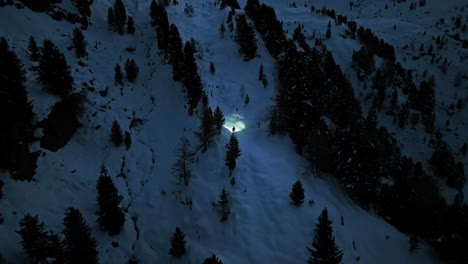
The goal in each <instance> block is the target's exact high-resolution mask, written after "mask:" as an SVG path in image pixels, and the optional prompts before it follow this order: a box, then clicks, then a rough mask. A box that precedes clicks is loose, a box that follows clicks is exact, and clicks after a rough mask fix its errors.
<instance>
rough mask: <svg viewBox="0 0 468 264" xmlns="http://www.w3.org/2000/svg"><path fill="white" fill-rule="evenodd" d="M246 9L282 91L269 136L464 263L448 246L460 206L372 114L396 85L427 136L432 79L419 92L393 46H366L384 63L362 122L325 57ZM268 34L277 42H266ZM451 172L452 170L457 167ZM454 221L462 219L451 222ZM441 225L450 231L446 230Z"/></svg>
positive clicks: (456, 238) (461, 236)
mask: <svg viewBox="0 0 468 264" xmlns="http://www.w3.org/2000/svg"><path fill="white" fill-rule="evenodd" d="M245 10H246V14H247V16H249V17H250V18H251V19H252V20H253V21H254V22H255V26H256V28H257V30H258V31H259V32H260V34H261V35H262V37H263V38H264V40H265V43H266V45H267V48H268V50H269V51H270V53H271V54H272V56H273V57H275V58H276V59H277V60H278V64H279V74H280V78H279V80H280V83H281V85H280V89H278V94H277V98H276V104H275V106H274V107H273V108H272V113H271V120H270V128H271V130H272V132H281V133H287V134H289V136H290V137H291V138H292V140H293V142H294V143H295V144H296V146H297V149H298V151H299V153H300V154H302V155H304V157H305V158H306V159H307V160H308V161H309V162H310V163H311V165H312V166H313V167H315V168H316V170H317V171H318V172H320V171H324V172H328V173H330V174H331V175H333V176H335V177H336V178H337V179H338V180H339V182H340V184H341V186H342V187H343V188H344V189H345V190H346V191H347V192H348V193H349V194H350V196H351V197H352V198H353V199H355V200H356V201H357V202H358V203H359V204H360V205H361V206H363V207H365V208H373V209H374V210H376V212H377V213H378V214H379V215H382V216H384V217H385V218H386V219H390V220H389V221H390V222H391V223H392V224H393V225H395V226H396V227H397V228H399V229H400V230H402V231H403V232H406V233H408V234H412V235H413V236H415V237H417V238H421V239H425V240H427V241H428V242H430V244H431V245H433V246H434V247H435V248H436V249H437V251H438V252H439V254H440V255H441V256H444V257H445V258H446V259H447V260H449V261H454V263H457V262H460V261H462V260H466V256H467V255H466V252H463V251H455V249H456V248H458V247H454V248H451V247H450V246H453V245H454V244H455V243H457V242H461V241H466V239H467V238H468V236H467V233H466V232H464V231H463V230H462V229H460V228H459V227H460V226H461V225H463V224H467V222H466V217H464V215H465V214H466V213H468V211H467V210H466V205H463V203H461V202H459V204H458V205H455V203H454V205H451V206H447V203H446V201H445V199H444V198H443V197H442V195H441V193H440V191H439V189H438V186H437V184H436V182H435V180H434V179H433V177H432V176H430V175H428V174H427V173H426V172H424V170H423V169H422V166H421V164H419V163H416V164H415V163H414V162H413V161H412V160H411V159H408V158H406V157H402V156H401V154H400V150H399V149H398V147H397V145H396V141H395V140H394V139H393V138H392V137H391V136H390V134H389V133H388V132H387V131H386V130H385V129H384V128H380V127H378V125H377V122H376V111H375V110H376V109H377V107H378V106H379V105H380V106H381V105H383V102H384V100H385V97H386V95H387V93H386V92H385V88H386V87H387V86H390V87H391V86H394V87H398V88H401V92H402V93H403V94H405V95H407V96H408V106H409V107H411V108H413V109H416V110H419V111H421V112H422V111H424V112H426V113H425V114H424V115H426V119H427V121H426V124H425V127H426V129H427V130H428V131H431V129H430V128H431V124H433V116H434V111H433V109H434V108H433V107H434V99H433V98H434V95H433V94H434V93H433V92H434V85H433V80H431V79H429V80H428V81H425V82H423V83H422V84H421V85H420V87H419V88H418V87H417V86H416V85H414V82H413V81H412V76H411V72H410V71H406V70H404V69H403V68H402V67H401V65H400V64H399V63H397V62H394V52H392V50H393V49H392V48H391V47H388V46H385V44H384V43H381V42H382V41H377V42H376V43H377V44H376V43H374V42H375V41H374V40H368V41H370V42H373V43H371V44H369V45H370V46H369V45H366V49H367V51H368V52H371V53H373V54H375V55H377V56H380V57H383V58H385V59H386V62H385V63H384V64H383V67H382V68H381V69H380V70H381V73H380V76H378V77H377V78H378V81H374V83H375V84H378V83H384V84H385V85H382V87H376V88H374V89H376V91H377V92H376V96H377V100H376V101H377V103H376V104H375V107H376V108H375V109H372V110H371V111H370V112H369V115H368V117H367V118H363V117H362V114H361V111H360V106H359V103H358V102H357V101H356V99H355V98H354V94H353V91H352V88H351V85H350V84H349V82H348V81H347V80H346V78H345V77H344V76H343V73H342V72H341V70H340V68H339V66H338V65H336V63H335V62H334V59H333V56H332V54H331V53H330V52H329V51H327V50H326V49H322V51H318V50H316V49H311V50H310V51H304V50H302V51H299V50H298V49H297V48H296V45H295V43H294V42H293V41H292V40H291V41H286V40H285V41H284V42H283V41H281V39H282V37H279V36H282V35H284V32H283V31H282V28H281V27H280V25H281V24H280V22H278V21H277V20H276V16H274V10H272V9H271V10H270V8H268V7H263V5H260V4H259V3H258V1H256V0H249V1H247V6H246V8H245ZM267 14H269V15H267ZM265 25H271V26H270V27H267V26H265ZM274 25H278V26H277V27H278V28H279V29H278V30H277V32H275V31H274V30H273V29H274V28H275V27H274ZM348 26H349V27H350V29H351V28H355V23H352V21H348ZM272 34H276V36H278V37H277V38H276V39H269V37H270V36H271V35H272ZM359 34H362V36H361V37H362V38H364V39H366V36H365V35H364V34H367V33H364V34H363V33H362V32H359ZM366 41H367V40H366ZM363 42H364V40H363ZM368 56H370V55H369V54H368ZM387 73H389V74H387ZM389 84H392V85H389ZM397 97H398V93H397V92H396V90H393V92H392V96H391V98H392V99H391V101H390V103H389V104H390V105H394V107H395V110H394V111H393V112H396V108H397V107H398V105H397V103H398V101H397V100H396V99H395V98H397ZM379 98H380V99H379ZM382 98H383V99H382ZM379 100H380V102H379ZM418 101H420V102H418ZM422 104H424V106H422ZM421 109H422V110H421ZM324 120H327V122H324ZM330 123H332V124H333V126H330V125H329V124H330ZM428 128H429V129H428ZM441 150H442V151H441ZM443 152H444V151H443V148H442V149H439V150H437V151H435V154H434V155H435V156H436V158H435V160H442V161H444V160H445V161H447V162H448V163H449V164H452V165H453V163H452V162H450V161H449V160H450V159H447V156H446V154H443V156H445V158H440V156H438V155H440V153H443ZM433 163H434V162H433ZM436 163H437V162H435V163H434V164H436ZM436 167H437V165H435V166H434V169H435V168H436ZM449 167H450V168H451V169H450V170H451V171H456V167H457V166H455V165H454V166H449ZM442 169H443V167H442ZM317 174H318V173H317ZM447 175H450V173H448V174H447ZM384 182H386V183H384ZM459 184H460V183H459ZM461 186H463V185H462V184H461ZM429 197H430V198H429ZM455 207H456V208H457V209H456V210H455V209H453V208H455ZM449 212H450V213H449ZM454 215H456V216H457V217H460V219H461V220H460V221H456V220H454V218H455V217H454ZM447 223H453V225H454V226H450V227H449V226H448V225H447ZM462 262H463V261H462Z"/></svg>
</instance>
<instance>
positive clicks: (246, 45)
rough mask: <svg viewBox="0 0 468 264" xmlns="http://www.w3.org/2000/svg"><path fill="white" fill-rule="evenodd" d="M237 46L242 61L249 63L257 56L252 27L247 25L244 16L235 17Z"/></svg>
mask: <svg viewBox="0 0 468 264" xmlns="http://www.w3.org/2000/svg"><path fill="white" fill-rule="evenodd" d="M235 40H236V42H237V44H238V45H239V53H240V54H241V55H242V57H243V58H244V61H249V60H251V59H253V58H255V56H257V39H256V37H255V31H254V30H253V28H252V26H251V25H249V24H248V23H247V20H246V19H245V15H239V16H236V38H235Z"/></svg>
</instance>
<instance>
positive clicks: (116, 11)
mask: <svg viewBox="0 0 468 264" xmlns="http://www.w3.org/2000/svg"><path fill="white" fill-rule="evenodd" d="M112 10H113V16H114V24H115V27H114V30H115V31H117V32H119V34H120V35H123V33H124V29H125V24H126V21H127V11H126V9H125V6H124V4H123V2H122V0H115V2H114V7H113V9H112Z"/></svg>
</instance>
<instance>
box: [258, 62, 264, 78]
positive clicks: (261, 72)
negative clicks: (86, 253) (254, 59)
mask: <svg viewBox="0 0 468 264" xmlns="http://www.w3.org/2000/svg"><path fill="white" fill-rule="evenodd" d="M263 75H264V73H263V64H260V68H259V69H258V80H259V81H261V80H263Z"/></svg>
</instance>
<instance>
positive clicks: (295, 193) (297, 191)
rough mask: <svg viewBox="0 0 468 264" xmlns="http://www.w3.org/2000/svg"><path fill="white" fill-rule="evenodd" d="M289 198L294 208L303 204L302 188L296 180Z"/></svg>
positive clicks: (300, 183)
mask: <svg viewBox="0 0 468 264" xmlns="http://www.w3.org/2000/svg"><path fill="white" fill-rule="evenodd" d="M289 197H290V198H291V200H292V202H293V203H294V205H295V206H300V205H301V204H302V203H303V202H304V198H305V196H304V188H303V187H302V182H301V181H300V180H297V181H296V182H295V183H294V184H293V186H292V190H291V193H289Z"/></svg>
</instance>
